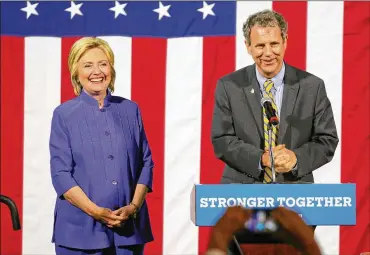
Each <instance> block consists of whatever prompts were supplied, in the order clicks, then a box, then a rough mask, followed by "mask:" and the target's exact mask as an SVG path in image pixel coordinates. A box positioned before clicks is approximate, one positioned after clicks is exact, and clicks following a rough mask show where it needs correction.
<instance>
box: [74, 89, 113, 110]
mask: <svg viewBox="0 0 370 255" xmlns="http://www.w3.org/2000/svg"><path fill="white" fill-rule="evenodd" d="M80 98H81V100H82V101H83V102H85V103H87V104H89V105H91V106H97V107H99V104H98V101H97V100H96V99H95V98H93V97H92V96H90V95H89V94H87V92H86V91H85V90H84V89H82V90H81V94H80ZM111 98H112V94H111V92H110V90H109V89H107V95H106V97H105V98H104V107H108V106H109V105H110V101H111Z"/></svg>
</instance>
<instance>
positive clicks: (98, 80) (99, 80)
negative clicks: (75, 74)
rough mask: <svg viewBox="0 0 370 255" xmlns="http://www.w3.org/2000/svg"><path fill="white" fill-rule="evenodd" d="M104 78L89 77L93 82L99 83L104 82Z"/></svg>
mask: <svg viewBox="0 0 370 255" xmlns="http://www.w3.org/2000/svg"><path fill="white" fill-rule="evenodd" d="M103 80H104V78H94V79H89V81H90V82H92V83H99V82H102V81H103Z"/></svg>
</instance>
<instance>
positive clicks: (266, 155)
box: [261, 144, 285, 168]
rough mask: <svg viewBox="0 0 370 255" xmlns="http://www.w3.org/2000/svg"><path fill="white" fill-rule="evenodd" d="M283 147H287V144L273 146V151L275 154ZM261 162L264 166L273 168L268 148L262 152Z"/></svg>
mask: <svg viewBox="0 0 370 255" xmlns="http://www.w3.org/2000/svg"><path fill="white" fill-rule="evenodd" d="M283 149H285V144H279V145H277V146H275V147H273V148H272V153H273V154H275V153H277V152H278V151H280V150H283ZM261 163H262V166H267V167H270V168H271V162H270V151H269V149H268V148H265V151H264V152H263V154H262V158H261ZM275 167H276V164H275Z"/></svg>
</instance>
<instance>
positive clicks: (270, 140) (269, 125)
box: [267, 122, 276, 183]
mask: <svg viewBox="0 0 370 255" xmlns="http://www.w3.org/2000/svg"><path fill="white" fill-rule="evenodd" d="M267 130H268V133H269V154H270V163H271V172H272V183H276V180H275V166H274V155H273V153H272V124H271V123H270V122H269V124H268V125H267Z"/></svg>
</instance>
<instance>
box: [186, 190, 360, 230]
mask: <svg viewBox="0 0 370 255" xmlns="http://www.w3.org/2000/svg"><path fill="white" fill-rule="evenodd" d="M191 200H192V201H191V204H192V220H193V222H194V224H195V225H196V226H213V225H214V224H215V223H216V222H217V221H218V219H219V218H220V217H221V216H222V214H223V213H224V211H225V210H226V208H227V207H229V206H235V205H241V206H243V207H246V208H264V209H273V208H275V207H278V206H284V207H286V208H289V209H291V210H293V211H295V212H297V213H298V214H299V215H300V216H301V217H302V218H303V220H304V221H305V222H306V224H308V225H355V224H356V185H355V184H210V185H202V184H199V185H195V186H194V188H193V192H192V198H191Z"/></svg>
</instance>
